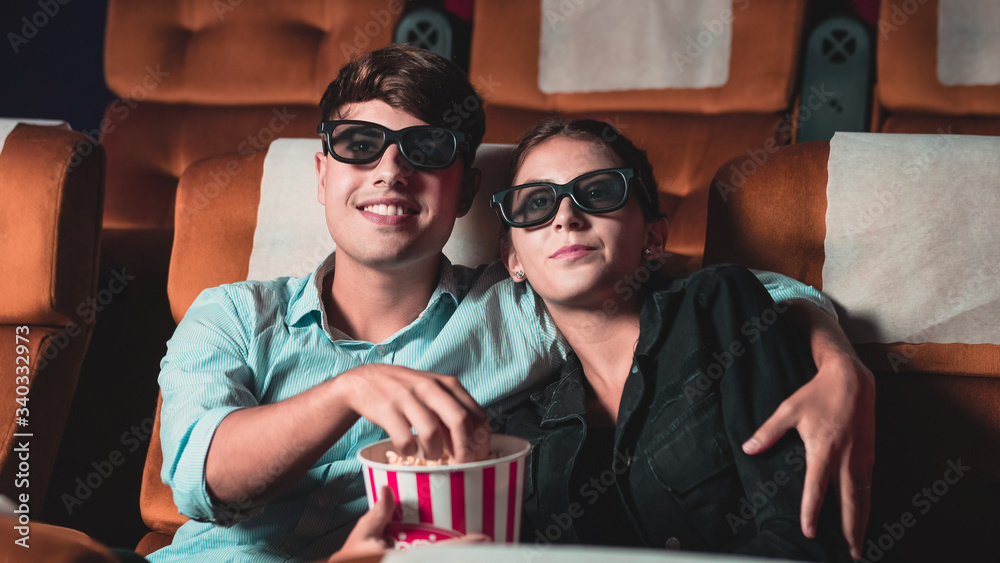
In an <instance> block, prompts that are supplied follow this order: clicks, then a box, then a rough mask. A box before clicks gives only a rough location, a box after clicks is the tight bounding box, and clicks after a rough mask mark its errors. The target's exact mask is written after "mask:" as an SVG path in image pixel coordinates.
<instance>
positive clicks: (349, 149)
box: [316, 120, 465, 170]
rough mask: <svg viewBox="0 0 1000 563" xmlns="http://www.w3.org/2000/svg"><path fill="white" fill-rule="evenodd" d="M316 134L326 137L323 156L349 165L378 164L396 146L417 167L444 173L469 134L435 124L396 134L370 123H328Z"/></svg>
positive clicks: (323, 124) (408, 129)
mask: <svg viewBox="0 0 1000 563" xmlns="http://www.w3.org/2000/svg"><path fill="white" fill-rule="evenodd" d="M316 132H317V133H319V135H320V136H321V137H323V154H330V155H333V158H335V159H337V160H339V161H340V162H346V163H347V164H368V163H369V162H375V161H376V160H378V159H380V158H382V154H383V153H384V152H385V149H386V148H388V146H389V145H390V144H392V143H396V146H398V147H399V152H400V153H401V154H402V155H403V158H405V159H406V160H407V162H409V163H410V164H412V165H413V166H414V167H415V168H421V169H430V170H440V169H443V168H448V167H449V166H451V165H452V163H454V162H455V157H456V156H457V155H458V151H459V148H460V147H463V146H464V145H465V133H462V132H461V131H453V130H451V129H445V128H443V127H434V126H431V125H418V126H416V127H406V128H405V129H400V130H399V131H393V130H392V129H387V128H385V127H383V126H381V125H379V124H377V123H370V122H368V121H353V120H349V121H324V122H322V123H320V124H319V127H318V128H317V131H316Z"/></svg>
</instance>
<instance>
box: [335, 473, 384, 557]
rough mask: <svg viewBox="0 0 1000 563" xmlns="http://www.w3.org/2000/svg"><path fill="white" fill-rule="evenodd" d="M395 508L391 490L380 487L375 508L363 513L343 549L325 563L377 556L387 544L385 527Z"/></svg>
mask: <svg viewBox="0 0 1000 563" xmlns="http://www.w3.org/2000/svg"><path fill="white" fill-rule="evenodd" d="M395 508H396V500H395V498H394V497H393V496H392V489H390V488H389V487H386V486H385V485H383V486H382V489H381V490H380V491H379V494H378V500H377V501H375V506H373V507H372V509H371V510H369V511H368V512H366V513H365V515H364V516H362V517H361V518H360V519H358V523H357V524H355V525H354V529H353V530H351V535H349V536H347V541H346V542H344V547H342V548H340V551H338V552H337V553H334V554H333V555H331V556H330V558H329V559H327V563H337V562H340V561H349V560H351V559H355V558H359V557H366V556H373V555H379V554H381V553H382V552H383V551H385V550H386V549H387V548H388V547H389V544H388V542H387V541H386V539H385V527H386V526H387V525H388V524H389V521H390V520H392V511H393V510H395Z"/></svg>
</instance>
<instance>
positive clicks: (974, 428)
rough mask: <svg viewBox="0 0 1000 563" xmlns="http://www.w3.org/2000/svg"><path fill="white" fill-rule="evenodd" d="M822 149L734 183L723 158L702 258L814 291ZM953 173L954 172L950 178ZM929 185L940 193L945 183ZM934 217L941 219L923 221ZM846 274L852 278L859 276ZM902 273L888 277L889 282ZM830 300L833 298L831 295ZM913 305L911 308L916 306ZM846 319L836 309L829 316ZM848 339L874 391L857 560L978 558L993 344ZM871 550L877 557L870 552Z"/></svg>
mask: <svg viewBox="0 0 1000 563" xmlns="http://www.w3.org/2000/svg"><path fill="white" fill-rule="evenodd" d="M835 140H836V138H835ZM830 154H831V145H830V143H829V142H812V143H803V144H799V145H793V146H789V147H783V148H781V149H779V150H778V151H776V152H775V153H774V154H773V155H772V158H771V159H770V160H769V161H768V162H767V163H766V164H765V165H764V166H761V167H760V168H759V170H758V171H757V173H756V174H754V175H751V176H749V177H747V178H745V179H744V181H743V182H741V183H738V184H735V185H734V183H733V182H732V180H731V178H730V170H731V169H732V168H733V167H735V168H737V169H738V168H739V167H740V166H741V165H742V164H743V163H744V162H746V161H747V157H743V158H739V159H735V160H734V161H732V162H729V163H726V164H725V165H724V166H723V167H722V168H721V169H720V171H719V173H718V174H717V175H716V178H715V181H714V182H713V187H712V191H711V193H710V199H709V219H708V221H709V229H708V236H707V240H706V247H705V262H706V263H707V264H709V263H720V262H732V263H738V264H741V265H744V266H747V267H752V268H760V269H765V270H772V271H776V272H781V273H784V274H787V275H789V276H792V277H794V278H797V279H799V280H801V281H803V282H805V283H808V284H811V285H813V286H816V287H819V288H822V287H823V284H824V279H823V276H824V265H825V262H826V260H827V250H826V248H827V247H826V240H827V237H828V228H827V221H826V219H827V213H828V211H829V204H828V200H827V190H828V184H829V173H828V166H829V161H830ZM905 164H906V163H905V162H901V163H900V166H899V169H900V170H903V171H905V170H907V169H908V168H907V167H906V166H905ZM960 176H961V175H958V177H959V180H956V181H958V182H961V181H962V180H961V177H960ZM877 180H878V181H879V182H886V183H888V182H889V180H887V179H885V178H878V179H877ZM958 188H959V186H954V189H958ZM936 189H939V190H941V191H942V192H943V193H944V192H947V190H948V189H949V188H948V187H946V186H939V187H937V188H936ZM893 205H894V204H893V202H892V201H890V202H889V204H883V207H882V208H881V210H882V211H879V209H878V208H875V207H873V208H872V209H873V211H874V212H875V215H874V216H873V217H870V218H869V219H872V220H873V222H874V225H875V226H876V227H877V226H884V225H888V224H890V223H889V215H890V214H891V213H893V211H894V209H893ZM879 213H884V215H879ZM860 219H862V217H860V216H859V220H860ZM935 220H938V221H940V222H941V225H940V226H938V227H933V223H934V221H935ZM865 221H866V222H867V219H866V220H865ZM926 222H927V224H928V225H929V226H930V227H931V228H930V231H932V232H933V231H939V230H941V229H942V228H946V227H947V226H948V225H949V224H951V220H950V219H948V220H946V219H942V218H936V217H934V216H928V217H926ZM868 223H871V222H868ZM945 230H947V229H945ZM838 231H842V229H838ZM891 235H892V233H891V232H885V233H884V236H891ZM868 236H869V237H870V236H871V235H868ZM994 236H995V235H994ZM863 237H864V235H860V234H859V235H858V239H857V240H854V241H848V242H851V243H853V244H855V245H856V246H855V247H856V248H858V247H863V246H865V245H872V244H874V243H876V242H878V241H875V240H874V239H872V238H868V239H865V238H863ZM996 241H997V242H1000V239H996ZM841 243H843V241H841ZM921 244H922V241H921V240H920V239H918V238H913V239H912V240H910V241H909V242H908V243H907V244H906V245H905V247H906V249H907V251H917V252H926V253H929V254H931V255H935V256H940V257H942V258H944V257H947V255H949V254H955V253H957V252H958V251H959V249H957V248H936V247H933V246H931V247H930V248H926V247H921V246H920V245H921ZM994 246H995V245H994ZM827 266H830V265H829V264H827ZM833 266H835V265H833ZM979 268H980V266H973V267H972V268H971V269H965V270H957V271H954V272H953V273H952V275H953V276H954V280H955V285H956V287H958V288H961V287H964V285H965V280H967V279H974V278H975V277H976V270H978V269H979ZM855 274H856V275H857V277H858V278H861V277H862V276H863V274H864V273H863V272H855ZM909 281H910V280H907V279H899V280H897V282H896V283H895V284H893V286H892V287H898V286H900V285H904V286H905V285H906V284H907V283H908V282H909ZM859 282H860V280H859ZM914 283H919V282H914ZM885 293H886V295H888V291H887V292H885ZM932 297H933V298H934V300H937V299H944V298H945V296H932ZM831 298H832V299H833V300H834V302H835V304H838V306H840V303H839V302H838V296H837V294H832V295H831ZM883 307H884V308H883V311H884V312H887V313H892V312H894V311H892V310H893V309H894V308H898V307H900V303H899V302H897V301H895V300H894V299H891V298H889V297H888V296H886V297H885V299H884V303H883ZM917 313H918V315H917V316H918V317H919V316H920V315H919V313H920V311H917ZM928 314H929V313H928ZM851 317H852V313H851V312H850V311H847V312H846V316H845V315H843V314H842V319H841V320H842V322H844V321H849V320H850V319H851ZM872 322H873V323H874V324H876V325H878V324H881V323H882V320H881V317H880V316H879V315H878V314H877V313H876V315H875V316H874V318H873V319H872ZM992 326H993V328H992V329H989V328H984V329H982V330H981V331H980V332H979V336H982V337H991V336H993V334H992V333H995V323H994V324H993V325H992ZM855 348H856V349H857V350H858V353H859V355H860V356H861V357H862V359H863V360H864V362H865V363H866V365H868V366H869V367H870V368H871V369H872V371H873V372H874V373H875V376H876V386H877V393H878V398H877V408H876V417H877V421H876V434H875V435H876V465H875V481H874V485H873V489H872V490H873V495H874V496H873V504H872V514H871V519H870V527H869V530H868V538H869V539H870V540H871V541H873V542H877V544H876V549H877V550H881V551H879V552H877V553H875V554H874V555H872V554H871V553H869V551H868V550H869V549H871V548H870V546H868V545H867V544H866V547H865V549H864V550H863V551H864V553H865V557H866V558H869V560H875V559H881V560H882V561H918V560H919V561H923V560H934V559H956V560H984V559H982V557H983V556H984V554H987V553H991V552H992V553H995V551H990V550H993V549H994V548H993V546H992V545H988V544H989V543H991V541H990V540H988V539H987V538H989V533H988V532H987V530H989V529H995V528H996V526H997V525H998V524H1000V518H998V516H997V513H996V511H995V510H994V509H993V508H992V507H991V506H989V505H990V502H987V501H985V500H984V499H985V498H996V495H997V494H998V493H1000V459H998V458H997V456H996V455H995V452H996V446H997V444H998V443H1000V408H998V405H1000V346H998V345H997V344H982V343H964V342H953V341H943V342H935V341H933V340H932V341H930V342H926V343H907V342H905V341H890V342H868V343H859V344H855ZM967 466H971V467H973V468H975V469H974V471H971V470H970V471H967V473H968V474H966V470H962V471H959V470H956V469H955V467H967ZM928 487H931V488H933V487H937V494H934V493H931V496H932V497H934V498H935V499H940V502H937V501H936V500H935V501H933V502H932V501H931V500H930V499H929V498H925V496H924V491H929V490H930V489H929V488H928ZM945 489H947V491H945ZM942 492H946V493H947V494H945V495H941V493H942ZM905 512H910V514H911V516H913V515H916V516H915V517H916V520H917V521H919V524H918V526H919V529H920V530H921V531H920V532H916V533H915V532H909V533H907V535H906V538H905V541H902V540H900V539H899V538H898V537H896V538H893V537H892V536H886V537H888V538H889V539H888V540H887V539H884V538H882V536H885V535H886V534H888V533H889V532H888V531H887V530H890V529H892V530H895V529H896V526H897V525H898V523H899V522H900V518H901V515H902V514H903V513H905ZM897 536H898V534H897ZM942 537H947V538H949V541H948V542H946V543H947V546H943V545H942V544H941V542H940V541H939V538H942ZM890 540H891V541H890ZM897 540H899V541H897ZM892 544H895V546H894V547H893V546H892ZM886 545H889V546H890V547H891V550H887V549H886ZM878 546H881V547H878ZM882 551H884V552H885V558H884V559H882V558H881V557H882V556H881V555H879V553H881V552H882Z"/></svg>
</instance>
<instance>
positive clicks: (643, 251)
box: [642, 248, 653, 256]
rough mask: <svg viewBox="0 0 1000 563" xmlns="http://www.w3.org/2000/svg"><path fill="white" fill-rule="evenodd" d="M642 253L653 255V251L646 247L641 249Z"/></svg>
mask: <svg viewBox="0 0 1000 563" xmlns="http://www.w3.org/2000/svg"><path fill="white" fill-rule="evenodd" d="M642 255H643V256H652V255H653V251H652V250H650V249H648V248H643V249H642Z"/></svg>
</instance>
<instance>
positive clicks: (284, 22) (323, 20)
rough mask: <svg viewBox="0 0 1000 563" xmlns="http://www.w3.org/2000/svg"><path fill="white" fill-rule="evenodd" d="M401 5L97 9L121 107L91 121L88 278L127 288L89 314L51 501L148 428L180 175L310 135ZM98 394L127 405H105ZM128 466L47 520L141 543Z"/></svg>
mask: <svg viewBox="0 0 1000 563" xmlns="http://www.w3.org/2000/svg"><path fill="white" fill-rule="evenodd" d="M402 8H403V3H402V2H401V1H400V2H395V1H392V2H385V1H382V0H365V1H361V2H341V1H334V0H323V1H319V0H316V1H313V0H295V1H286V2H239V1H235V0H234V1H228V0H220V1H218V2H187V1H182V0H167V1H163V2H154V3H142V2H138V3H137V2H133V1H128V0H111V1H110V2H109V3H108V20H107V32H106V47H105V78H106V80H107V83H108V87H109V88H110V89H111V91H112V92H113V93H114V94H116V95H117V96H119V98H118V99H116V100H114V101H112V102H111V103H110V104H109V105H108V107H107V108H106V111H105V114H104V119H103V120H102V124H101V133H102V135H101V142H102V145H103V146H104V148H105V150H106V153H107V182H106V185H107V192H106V193H107V197H106V198H105V203H104V222H103V241H104V247H103V248H104V252H103V254H102V259H101V270H100V271H101V276H102V279H103V280H108V279H112V278H113V277H114V276H115V275H116V274H117V275H126V276H130V277H131V279H130V283H129V285H128V288H127V291H125V292H123V293H122V294H120V295H118V296H117V297H116V299H115V301H114V302H112V303H111V304H109V305H108V306H107V307H106V308H104V309H103V310H102V311H101V312H100V314H99V318H98V323H97V329H96V331H95V333H94V339H93V343H92V346H91V350H90V352H89V353H88V356H87V359H86V361H85V364H84V367H83V370H84V373H85V377H84V381H85V382H87V383H85V385H83V386H81V389H80V391H79V394H78V399H77V401H76V403H75V405H74V408H73V411H72V414H71V420H72V423H71V424H70V427H69V429H68V440H66V442H65V443H64V446H63V448H62V451H61V453H60V460H61V462H60V464H59V467H58V469H57V471H56V481H57V482H59V483H60V487H61V490H62V491H68V492H72V491H73V488H74V487H75V486H76V485H75V481H74V480H75V479H76V478H77V477H79V476H81V475H83V476H86V475H87V474H88V473H89V472H90V471H91V470H92V469H90V465H89V464H90V463H91V462H92V461H93V459H94V452H95V451H96V452H102V453H103V454H105V455H106V454H107V452H110V451H112V450H115V449H118V450H121V451H123V452H125V451H126V450H125V449H123V444H122V442H121V439H120V437H121V435H122V433H123V432H127V431H129V430H130V429H131V428H132V427H133V426H135V427H140V428H141V427H142V425H143V424H145V425H146V427H147V428H148V426H149V425H150V424H152V417H153V413H154V408H155V401H156V393H157V387H156V376H157V374H158V373H159V362H160V359H161V358H162V357H163V354H164V353H165V351H166V341H167V340H168V339H169V338H170V335H171V334H172V333H173V329H174V321H173V319H172V318H171V315H170V308H169V303H168V300H167V291H166V283H167V270H168V265H169V259H170V250H171V245H172V239H173V220H174V219H173V218H174V196H175V191H176V188H177V182H178V179H179V178H180V176H181V174H182V173H183V172H184V170H185V169H187V167H188V166H189V165H191V164H192V163H194V162H196V161H198V160H200V159H203V158H206V157H210V156H213V155H218V154H227V153H234V154H235V158H236V162H237V163H239V164H241V165H242V164H245V163H247V162H248V159H250V158H251V157H252V156H253V155H254V154H256V153H257V152H259V151H261V150H264V149H265V148H266V147H267V145H268V143H270V142H271V141H272V140H274V139H276V138H281V137H289V136H291V137H303V136H310V137H311V136H313V135H314V134H315V128H316V123H317V122H318V121H319V110H318V103H319V99H320V97H321V95H322V93H323V91H324V89H325V87H326V85H327V84H328V83H329V81H330V80H332V79H333V77H334V76H336V74H337V71H338V70H339V69H340V67H341V66H342V65H343V64H344V63H345V62H346V61H347V60H348V59H349V58H350V57H352V56H354V55H356V54H358V53H360V52H364V51H368V50H371V49H375V48H378V47H381V46H384V45H387V44H389V42H390V38H391V35H392V28H393V26H394V24H395V21H396V19H397V18H398V17H399V14H400V13H401V12H402ZM221 189H225V186H224V185H223V186H221ZM108 388H114V389H116V396H119V397H128V398H129V400H128V401H123V402H122V403H121V404H117V405H115V408H113V409H107V408H104V407H103V406H102V405H103V404H104V403H103V398H104V397H105V396H106V394H107V389H108ZM146 443H147V442H144V443H143V446H144V447H145V444H146ZM137 455H140V454H137ZM126 461H127V463H125V464H123V465H122V466H121V467H120V468H118V470H117V471H118V472H119V475H116V477H115V479H113V480H108V482H107V483H105V484H104V485H103V486H102V487H101V489H100V490H98V491H95V493H94V496H93V497H92V498H91V499H90V500H89V501H88V502H87V503H85V504H84V505H83V506H79V507H76V508H75V509H74V510H73V513H72V514H68V513H67V510H66V508H65V507H64V505H63V504H62V503H50V504H49V506H48V507H46V516H47V517H48V518H50V520H51V521H53V522H56V523H59V524H63V525H67V526H70V527H74V528H78V529H81V530H83V531H86V532H88V533H91V534H92V535H95V536H98V537H102V538H109V541H112V542H115V543H117V544H126V543H131V542H133V541H135V540H134V539H130V538H138V537H141V534H143V533H145V530H144V529H143V528H142V525H141V523H140V518H139V512H138V502H137V497H136V492H137V491H138V486H139V482H140V473H139V468H140V466H141V463H139V461H138V460H137V459H131V458H129V459H127V460H126ZM108 513H112V514H116V515H120V517H119V518H115V519H109V518H106V517H105V515H106V514H108Z"/></svg>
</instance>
